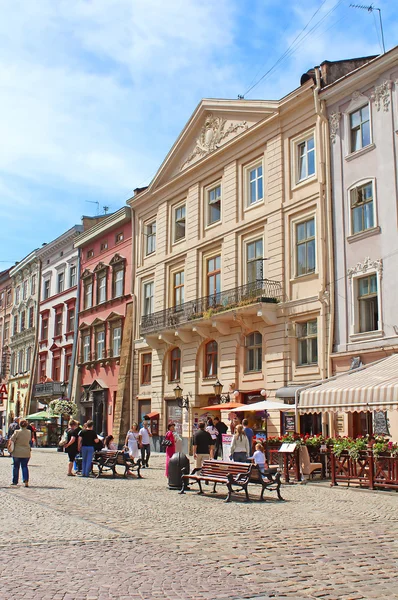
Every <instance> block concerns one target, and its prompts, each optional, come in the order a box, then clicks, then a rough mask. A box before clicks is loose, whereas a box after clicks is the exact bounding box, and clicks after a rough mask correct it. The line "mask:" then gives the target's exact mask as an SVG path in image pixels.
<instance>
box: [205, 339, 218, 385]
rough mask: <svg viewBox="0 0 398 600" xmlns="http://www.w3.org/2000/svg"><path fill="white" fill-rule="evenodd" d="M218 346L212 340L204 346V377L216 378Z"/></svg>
mask: <svg viewBox="0 0 398 600" xmlns="http://www.w3.org/2000/svg"><path fill="white" fill-rule="evenodd" d="M217 363H218V344H217V342H215V341H214V340H212V341H211V342H207V344H206V346H205V377H216V376H217Z"/></svg>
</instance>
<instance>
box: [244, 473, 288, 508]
mask: <svg viewBox="0 0 398 600" xmlns="http://www.w3.org/2000/svg"><path fill="white" fill-rule="evenodd" d="M249 483H255V484H258V485H261V486H262V488H261V494H260V500H264V492H265V490H268V491H269V492H276V494H277V496H278V500H283V498H282V496H281V492H280V487H281V474H280V473H278V467H277V466H275V467H269V468H268V469H264V475H263V474H262V473H261V472H260V470H259V468H258V467H257V465H253V468H252V471H251V474H250V480H249Z"/></svg>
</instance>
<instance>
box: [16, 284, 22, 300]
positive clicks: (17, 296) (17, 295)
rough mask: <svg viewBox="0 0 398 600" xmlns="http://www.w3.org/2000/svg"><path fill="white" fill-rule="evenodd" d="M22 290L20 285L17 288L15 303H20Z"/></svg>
mask: <svg viewBox="0 0 398 600" xmlns="http://www.w3.org/2000/svg"><path fill="white" fill-rule="evenodd" d="M20 293H21V290H20V287H19V286H18V287H17V289H16V290H15V303H16V304H19V296H20Z"/></svg>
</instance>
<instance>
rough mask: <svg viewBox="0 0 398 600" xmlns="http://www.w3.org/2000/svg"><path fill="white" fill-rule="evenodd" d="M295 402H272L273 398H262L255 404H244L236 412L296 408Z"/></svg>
mask: <svg viewBox="0 0 398 600" xmlns="http://www.w3.org/2000/svg"><path fill="white" fill-rule="evenodd" d="M294 408H295V407H294V404H284V403H283V402H272V400H261V402H254V403H253V404H244V405H243V406H241V407H240V408H236V409H235V412H243V411H245V410H246V411H248V412H250V411H254V412H257V411H260V410H294Z"/></svg>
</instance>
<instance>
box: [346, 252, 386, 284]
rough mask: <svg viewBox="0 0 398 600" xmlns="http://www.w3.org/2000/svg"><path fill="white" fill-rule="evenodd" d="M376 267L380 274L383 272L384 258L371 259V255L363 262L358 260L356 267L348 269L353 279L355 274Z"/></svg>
mask: <svg viewBox="0 0 398 600" xmlns="http://www.w3.org/2000/svg"><path fill="white" fill-rule="evenodd" d="M373 269H375V270H376V271H377V273H380V276H381V275H382V274H383V259H382V258H378V259H377V260H370V258H369V256H367V257H366V258H365V260H364V261H363V262H358V263H357V264H356V265H355V267H350V268H349V269H347V275H348V277H349V278H350V279H351V278H352V276H353V275H356V274H357V273H367V272H368V271H370V270H373Z"/></svg>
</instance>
